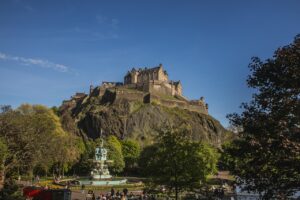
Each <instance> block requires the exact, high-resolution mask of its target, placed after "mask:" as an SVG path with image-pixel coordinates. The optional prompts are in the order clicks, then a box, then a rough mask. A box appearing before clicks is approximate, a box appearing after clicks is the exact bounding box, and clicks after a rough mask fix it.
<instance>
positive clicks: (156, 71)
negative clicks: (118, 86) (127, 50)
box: [124, 64, 182, 96]
mask: <svg viewBox="0 0 300 200" xmlns="http://www.w3.org/2000/svg"><path fill="white" fill-rule="evenodd" d="M124 85H126V86H127V87H130V88H136V89H139V90H142V91H144V92H159V93H163V94H166V95H172V96H176V95H178V96H182V85H181V83H180V81H169V77H168V73H167V71H165V70H164V69H163V66H162V64H160V65H159V66H158V67H154V68H150V69H148V68H144V69H141V68H140V69H138V70H136V69H135V68H132V70H131V71H128V72H127V74H126V76H125V77H124Z"/></svg>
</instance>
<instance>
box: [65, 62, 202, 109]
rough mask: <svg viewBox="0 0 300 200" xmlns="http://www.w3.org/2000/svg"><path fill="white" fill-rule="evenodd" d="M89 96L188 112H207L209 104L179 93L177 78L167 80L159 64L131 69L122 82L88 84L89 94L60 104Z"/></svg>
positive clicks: (73, 97)
mask: <svg viewBox="0 0 300 200" xmlns="http://www.w3.org/2000/svg"><path fill="white" fill-rule="evenodd" d="M89 97H100V98H101V99H102V102H105V101H109V102H114V101H117V100H120V99H127V100H132V101H141V102H143V103H157V104H160V105H163V106H167V107H180V108H182V109H187V110H190V111H196V112H200V113H204V114H208V104H206V103H205V102H204V98H203V97H201V98H200V99H199V100H188V99H187V98H186V97H184V96H183V94H182V85H181V82H180V81H171V80H169V77H168V73H167V71H165V70H164V69H163V66H162V65H161V64H160V65H159V66H157V67H153V68H147V67H145V68H137V69H135V68H132V70H131V71H128V72H127V74H126V75H125V77H124V82H106V81H103V82H102V84H101V85H99V86H96V87H94V86H92V85H91V86H90V93H89V94H85V93H76V94H75V95H74V96H72V97H71V99H70V100H65V101H64V102H63V105H68V104H76V103H78V102H82V101H83V100H84V99H86V98H89Z"/></svg>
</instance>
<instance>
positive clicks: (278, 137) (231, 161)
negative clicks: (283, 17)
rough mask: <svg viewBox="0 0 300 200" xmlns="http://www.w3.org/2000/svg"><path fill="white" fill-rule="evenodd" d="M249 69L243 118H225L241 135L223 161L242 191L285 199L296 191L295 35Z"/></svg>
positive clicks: (299, 164) (298, 99)
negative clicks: (249, 92) (250, 95)
mask: <svg viewBox="0 0 300 200" xmlns="http://www.w3.org/2000/svg"><path fill="white" fill-rule="evenodd" d="M249 67H250V70H251V72H252V74H251V75H250V76H249V77H248V80H247V83H248V86H249V87H251V88H254V89H255V91H256V93H255V94H254V95H253V99H252V101H251V102H250V103H247V104H246V103H245V104H242V108H243V110H244V111H243V112H242V114H240V115H238V114H231V115H229V118H230V121H231V123H232V124H233V125H234V126H235V127H242V131H240V133H239V138H238V139H236V140H235V141H233V142H232V143H231V144H230V145H228V146H227V147H226V153H227V155H226V160H227V163H228V166H231V171H232V173H233V174H234V175H236V176H237V182H238V184H240V185H242V186H243V187H244V189H246V190H249V191H255V192H258V193H260V194H261V195H262V197H263V198H264V199H270V198H276V199H284V198H287V196H289V195H291V194H292V193H293V192H294V191H296V190H299V189H300V35H298V36H297V37H296V38H295V40H294V42H293V43H292V44H290V45H288V46H285V47H282V48H279V49H278V50H277V51H275V53H274V56H273V58H271V59H268V60H266V61H264V62H263V61H261V60H260V59H259V58H253V59H252V63H251V64H250V65H249Z"/></svg>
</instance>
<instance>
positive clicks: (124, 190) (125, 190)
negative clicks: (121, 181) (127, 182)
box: [123, 188, 128, 196]
mask: <svg viewBox="0 0 300 200" xmlns="http://www.w3.org/2000/svg"><path fill="white" fill-rule="evenodd" d="M123 193H124V196H127V193H128V189H127V188H124V189H123Z"/></svg>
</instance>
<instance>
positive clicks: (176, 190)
mask: <svg viewBox="0 0 300 200" xmlns="http://www.w3.org/2000/svg"><path fill="white" fill-rule="evenodd" d="M175 200H178V187H177V185H176V186H175Z"/></svg>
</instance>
